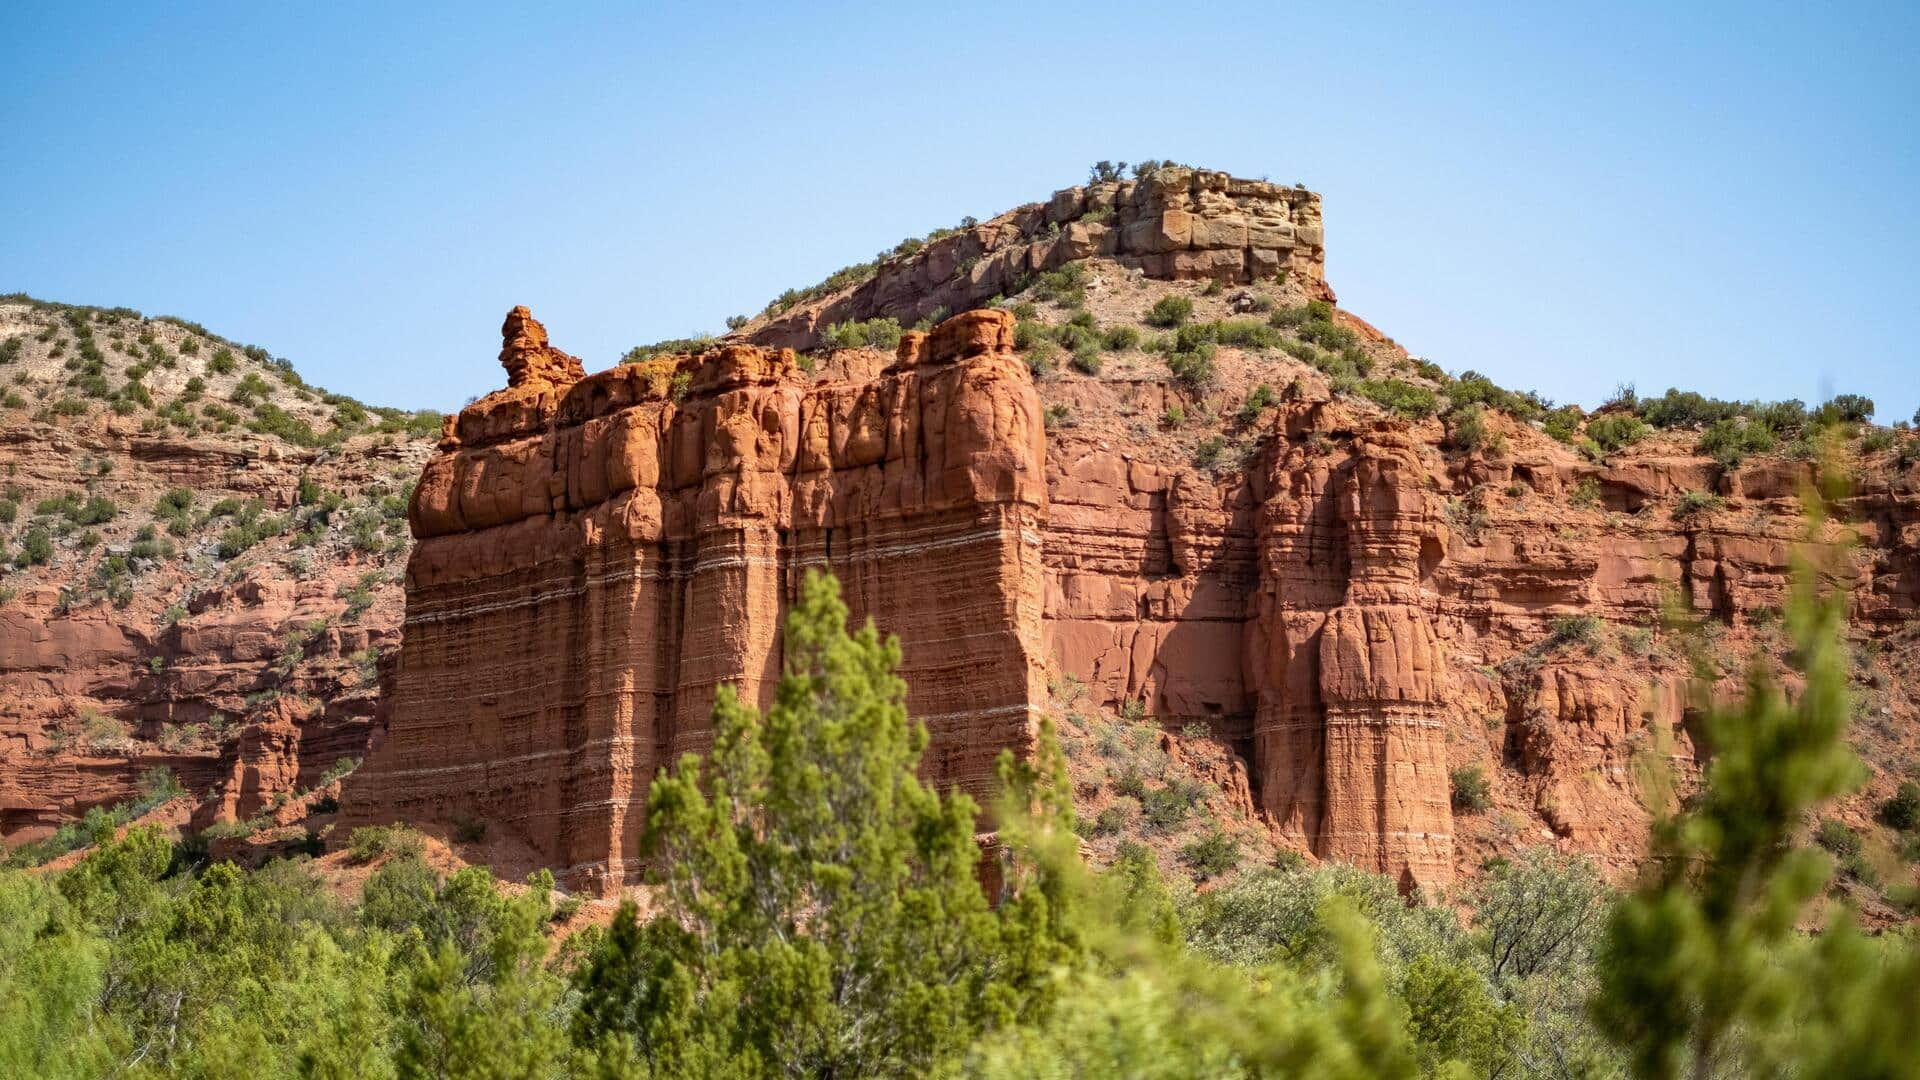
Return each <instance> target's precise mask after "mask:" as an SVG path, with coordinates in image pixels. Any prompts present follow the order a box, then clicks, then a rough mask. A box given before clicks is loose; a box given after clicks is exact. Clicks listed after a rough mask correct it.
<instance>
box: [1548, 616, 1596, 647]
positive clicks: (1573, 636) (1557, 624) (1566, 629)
mask: <svg viewBox="0 0 1920 1080" xmlns="http://www.w3.org/2000/svg"><path fill="white" fill-rule="evenodd" d="M1602 625H1603V624H1602V623H1601V621H1600V619H1599V617H1598V616H1594V615H1562V616H1560V617H1558V618H1556V619H1554V620H1553V623H1552V625H1551V628H1550V629H1549V631H1548V633H1547V648H1549V649H1558V648H1563V647H1567V646H1574V645H1579V646H1584V647H1585V648H1587V649H1589V650H1591V649H1593V648H1595V647H1597V646H1598V645H1599V643H1600V629H1601V627H1602Z"/></svg>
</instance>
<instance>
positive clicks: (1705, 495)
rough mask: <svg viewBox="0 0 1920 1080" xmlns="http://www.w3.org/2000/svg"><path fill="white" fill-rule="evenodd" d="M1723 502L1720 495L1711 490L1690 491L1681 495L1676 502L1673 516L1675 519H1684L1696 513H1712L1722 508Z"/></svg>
mask: <svg viewBox="0 0 1920 1080" xmlns="http://www.w3.org/2000/svg"><path fill="white" fill-rule="evenodd" d="M1721 502H1722V500H1721V498H1720V496H1718V495H1715V494H1713V493H1711V492H1706V491H1689V492H1687V493H1686V494H1685V495H1682V496H1680V501H1679V502H1678V503H1676V504H1674V507H1673V516H1674V519H1675V520H1682V519H1685V518H1690V517H1693V516H1694V515H1695V514H1704V513H1711V512H1712V511H1715V510H1718V509H1720V504H1721Z"/></svg>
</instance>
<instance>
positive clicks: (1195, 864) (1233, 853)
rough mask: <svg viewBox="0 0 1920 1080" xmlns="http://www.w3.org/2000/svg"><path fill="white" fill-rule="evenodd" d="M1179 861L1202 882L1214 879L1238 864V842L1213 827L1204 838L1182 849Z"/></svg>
mask: <svg viewBox="0 0 1920 1080" xmlns="http://www.w3.org/2000/svg"><path fill="white" fill-rule="evenodd" d="M1180 861H1181V862H1184V863H1186V864H1187V866H1188V867H1189V868H1191V869H1192V870H1193V872H1194V873H1195V874H1198V875H1199V876H1200V879H1201V880H1203V881H1204V880H1206V879H1208V878H1216V877H1219V876H1220V875H1221V874H1224V873H1226V872H1227V871H1229V870H1231V869H1233V868H1234V867H1235V866H1238V865H1239V864H1240V841H1238V840H1235V839H1234V838H1233V837H1231V836H1228V835H1227V834H1226V833H1225V832H1223V831H1221V830H1220V828H1219V827H1218V826H1215V827H1214V828H1213V829H1211V830H1209V831H1208V832H1207V834H1206V835H1205V836H1202V837H1200V838H1199V839H1197V840H1193V841H1191V842H1189V843H1188V844H1186V845H1185V846H1184V847H1182V848H1181V849H1180Z"/></svg>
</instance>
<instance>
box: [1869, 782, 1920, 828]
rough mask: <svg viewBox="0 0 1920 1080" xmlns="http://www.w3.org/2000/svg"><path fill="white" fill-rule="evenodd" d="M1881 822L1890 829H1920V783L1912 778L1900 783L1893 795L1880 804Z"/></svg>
mask: <svg viewBox="0 0 1920 1080" xmlns="http://www.w3.org/2000/svg"><path fill="white" fill-rule="evenodd" d="M1878 816H1879V818H1880V823H1881V824H1882V825H1885V826H1886V827H1887V828H1889V829H1898V830H1900V831H1901V832H1906V831H1909V830H1912V829H1920V783H1915V782H1914V781H1912V780H1908V781H1907V782H1905V783H1903V784H1901V785H1900V789H1899V790H1898V791H1896V792H1894V793H1893V795H1892V797H1890V798H1888V799H1887V801H1886V802H1883V803H1881V804H1880V812H1879V815H1878Z"/></svg>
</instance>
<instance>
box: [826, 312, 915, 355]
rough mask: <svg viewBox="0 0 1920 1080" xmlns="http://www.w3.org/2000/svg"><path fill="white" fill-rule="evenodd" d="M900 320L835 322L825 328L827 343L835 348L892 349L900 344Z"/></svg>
mask: <svg viewBox="0 0 1920 1080" xmlns="http://www.w3.org/2000/svg"><path fill="white" fill-rule="evenodd" d="M900 335H901V329H900V320H898V319H868V320H867V321H866V322H843V323H836V324H834V325H833V326H830V327H828V328H827V338H826V340H827V344H828V345H830V346H832V347H833V348H836V349H859V348H874V349H882V350H892V349H894V348H897V347H898V346H899V344H900Z"/></svg>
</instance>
